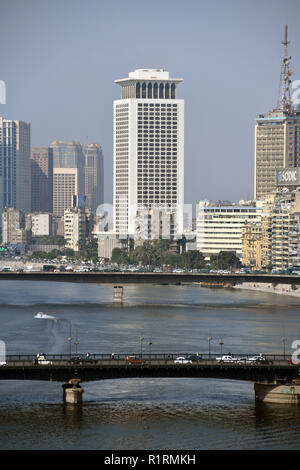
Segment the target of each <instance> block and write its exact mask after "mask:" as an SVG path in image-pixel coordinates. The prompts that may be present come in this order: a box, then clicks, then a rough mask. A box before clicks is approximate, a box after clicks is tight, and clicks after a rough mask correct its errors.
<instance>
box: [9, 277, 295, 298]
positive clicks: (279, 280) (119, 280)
mask: <svg viewBox="0 0 300 470" xmlns="http://www.w3.org/2000/svg"><path fill="white" fill-rule="evenodd" d="M1 280H12V281H47V282H49V281H52V282H75V283H92V284H108V285H111V286H113V287H114V301H115V302H122V301H123V287H124V286H126V285H130V284H158V285H167V284H175V285H179V284H191V283H197V284H205V285H212V286H213V285H230V284H231V285H236V284H242V283H244V282H247V283H249V282H250V283H255V282H256V283H267V284H270V283H272V284H289V285H300V276H298V275H295V274H294V275H292V274H258V273H256V274H255V273H249V274H246V273H230V274H219V273H191V272H183V273H174V272H160V273H156V272H127V271H123V272H0V281H1Z"/></svg>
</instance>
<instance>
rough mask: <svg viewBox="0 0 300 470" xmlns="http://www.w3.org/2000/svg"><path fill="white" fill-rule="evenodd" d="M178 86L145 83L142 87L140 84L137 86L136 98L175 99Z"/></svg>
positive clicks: (173, 84)
mask: <svg viewBox="0 0 300 470" xmlns="http://www.w3.org/2000/svg"><path fill="white" fill-rule="evenodd" d="M175 90H176V85H175V83H172V84H171V86H170V84H169V83H160V84H159V85H158V83H154V85H152V83H148V85H146V83H145V82H143V83H142V85H141V84H140V83H139V82H138V83H137V84H136V98H150V99H151V98H154V99H157V98H160V99H172V100H173V99H175V97H176V92H175Z"/></svg>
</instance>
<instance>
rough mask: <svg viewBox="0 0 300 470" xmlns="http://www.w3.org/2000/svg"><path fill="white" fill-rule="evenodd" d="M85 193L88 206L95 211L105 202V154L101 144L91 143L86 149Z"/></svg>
mask: <svg viewBox="0 0 300 470" xmlns="http://www.w3.org/2000/svg"><path fill="white" fill-rule="evenodd" d="M85 195H86V197H87V207H89V208H90V209H91V210H92V211H93V212H94V213H95V212H96V210H97V207H98V206H100V205H101V204H103V203H104V173H103V154H102V149H101V147H100V145H99V144H89V145H88V146H87V148H86V151H85Z"/></svg>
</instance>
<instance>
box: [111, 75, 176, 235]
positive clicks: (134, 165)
mask: <svg viewBox="0 0 300 470" xmlns="http://www.w3.org/2000/svg"><path fill="white" fill-rule="evenodd" d="M182 81H183V80H182V79H172V78H170V77H169V72H166V71H164V70H162V69H158V70H157V69H154V70H153V69H146V70H142V69H141V70H135V71H134V72H131V73H129V77H128V78H124V79H120V80H116V81H115V82H116V83H118V84H119V85H120V86H121V89H122V93H121V99H120V100H116V101H114V231H115V232H116V233H122V234H134V232H135V228H136V224H135V219H136V215H137V211H139V213H140V211H143V210H145V211H147V210H149V209H159V210H160V212H162V213H163V212H166V213H168V214H174V216H175V217H174V218H175V227H176V229H175V233H176V234H179V235H181V234H182V233H183V204H184V200H183V189H184V188H183V178H184V100H183V99H177V98H176V87H177V85H178V84H179V83H180V82H182Z"/></svg>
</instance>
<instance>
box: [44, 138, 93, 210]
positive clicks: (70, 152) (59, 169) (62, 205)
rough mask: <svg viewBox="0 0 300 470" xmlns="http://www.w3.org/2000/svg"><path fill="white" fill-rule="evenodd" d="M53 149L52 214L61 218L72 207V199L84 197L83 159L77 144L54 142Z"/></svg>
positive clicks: (80, 148)
mask: <svg viewBox="0 0 300 470" xmlns="http://www.w3.org/2000/svg"><path fill="white" fill-rule="evenodd" d="M50 147H51V148H52V149H53V213H54V214H55V215H56V216H63V214H64V211H65V210H66V209H70V208H71V207H72V197H73V196H75V195H82V196H83V195H84V192H85V159H84V152H83V149H82V145H81V144H80V143H79V142H75V141H71V142H61V141H55V142H53V143H52V144H51V146H50Z"/></svg>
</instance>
